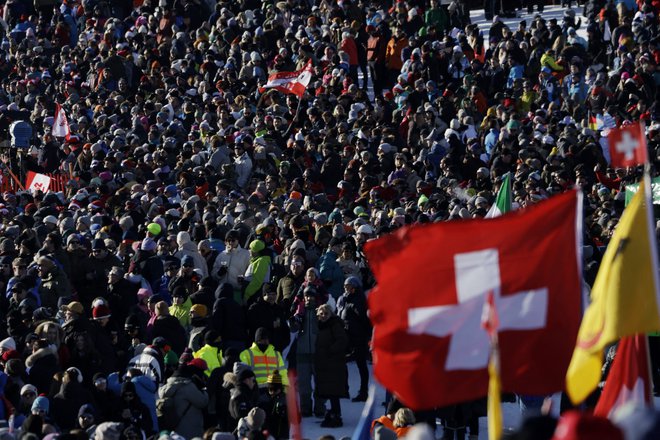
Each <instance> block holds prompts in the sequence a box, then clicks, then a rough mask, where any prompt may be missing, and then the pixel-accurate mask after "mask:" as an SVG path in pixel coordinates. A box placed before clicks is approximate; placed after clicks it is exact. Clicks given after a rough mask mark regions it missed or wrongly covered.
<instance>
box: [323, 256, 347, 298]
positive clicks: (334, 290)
mask: <svg viewBox="0 0 660 440" xmlns="http://www.w3.org/2000/svg"><path fill="white" fill-rule="evenodd" d="M337 257H338V256H337V254H336V253H335V252H333V251H327V252H326V253H324V254H323V255H321V258H319V261H318V262H317V267H318V269H319V272H320V273H321V279H322V280H323V282H324V283H325V286H326V287H327V289H328V293H330V295H332V297H333V298H334V299H337V298H339V296H340V295H341V293H342V291H343V288H344V271H343V270H342V269H341V266H339V263H337Z"/></svg>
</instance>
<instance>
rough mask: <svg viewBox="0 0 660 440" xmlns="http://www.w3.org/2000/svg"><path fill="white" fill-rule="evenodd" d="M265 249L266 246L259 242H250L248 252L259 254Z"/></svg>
mask: <svg viewBox="0 0 660 440" xmlns="http://www.w3.org/2000/svg"><path fill="white" fill-rule="evenodd" d="M265 248H266V244H265V243H264V242H263V241H261V240H252V242H251V243H250V250H251V251H252V252H261V251H263V250H264V249H265Z"/></svg>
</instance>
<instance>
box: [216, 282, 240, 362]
mask: <svg viewBox="0 0 660 440" xmlns="http://www.w3.org/2000/svg"><path fill="white" fill-rule="evenodd" d="M215 298H216V300H215V303H214V304H213V313H212V315H211V325H212V327H213V329H214V330H216V331H217V332H218V333H220V336H221V337H222V342H223V348H224V349H227V348H229V347H234V348H236V349H237V350H244V349H245V348H246V345H245V341H246V339H247V331H246V323H245V312H244V311H243V307H241V306H240V305H239V304H238V303H237V302H236V300H234V288H233V287H232V286H231V284H229V283H222V284H220V286H218V290H216V291H215Z"/></svg>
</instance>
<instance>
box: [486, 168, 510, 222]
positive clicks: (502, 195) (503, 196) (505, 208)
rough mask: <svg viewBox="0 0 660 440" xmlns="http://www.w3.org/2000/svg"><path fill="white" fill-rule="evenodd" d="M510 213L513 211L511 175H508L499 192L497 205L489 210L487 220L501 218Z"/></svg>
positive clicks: (496, 200)
mask: <svg viewBox="0 0 660 440" xmlns="http://www.w3.org/2000/svg"><path fill="white" fill-rule="evenodd" d="M509 211H511V173H506V174H505V175H504V180H503V181H502V185H500V190H499V191H498V192H497V197H496V198H495V203H494V204H493V206H491V207H490V209H489V210H488V213H487V214H486V218H494V217H499V216H500V215H502V214H505V213H507V212H509Z"/></svg>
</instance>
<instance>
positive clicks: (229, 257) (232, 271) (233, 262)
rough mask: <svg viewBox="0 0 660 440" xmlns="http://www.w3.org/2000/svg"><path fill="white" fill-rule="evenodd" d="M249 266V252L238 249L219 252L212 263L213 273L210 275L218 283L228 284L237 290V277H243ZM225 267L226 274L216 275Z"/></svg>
mask: <svg viewBox="0 0 660 440" xmlns="http://www.w3.org/2000/svg"><path fill="white" fill-rule="evenodd" d="M249 265H250V251H248V250H247V249H243V248H242V247H240V246H239V247H238V248H236V249H232V250H227V249H225V250H224V251H222V252H220V253H219V254H218V257H217V258H216V259H215V262H214V263H213V273H212V274H211V275H212V276H213V277H215V278H216V279H217V280H218V281H219V282H221V283H224V282H228V283H229V284H231V285H232V287H234V288H238V287H239V285H238V277H239V276H243V275H245V271H246V270H247V268H248V266H249ZM223 266H225V267H226V268H227V273H226V274H225V275H223V276H220V275H219V274H218V271H219V270H220V269H221V268H222V267H223Z"/></svg>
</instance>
